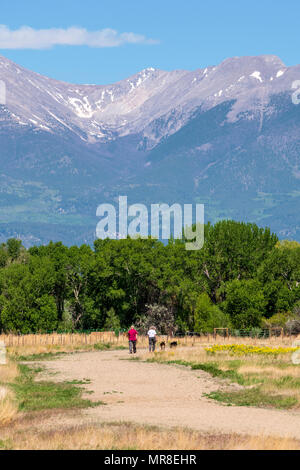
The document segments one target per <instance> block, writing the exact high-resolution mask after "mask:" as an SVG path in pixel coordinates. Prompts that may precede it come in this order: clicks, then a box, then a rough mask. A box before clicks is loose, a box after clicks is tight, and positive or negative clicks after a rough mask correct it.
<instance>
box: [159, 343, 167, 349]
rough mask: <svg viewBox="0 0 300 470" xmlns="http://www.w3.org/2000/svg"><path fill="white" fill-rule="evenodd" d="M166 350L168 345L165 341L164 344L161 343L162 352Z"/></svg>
mask: <svg viewBox="0 0 300 470" xmlns="http://www.w3.org/2000/svg"><path fill="white" fill-rule="evenodd" d="M165 349H166V343H165V342H164V341H162V342H161V343H160V350H161V351H163V350H165Z"/></svg>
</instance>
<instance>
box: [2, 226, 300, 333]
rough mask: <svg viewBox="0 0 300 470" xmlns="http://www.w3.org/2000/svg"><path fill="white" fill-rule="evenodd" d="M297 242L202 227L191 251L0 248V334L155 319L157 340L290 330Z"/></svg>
mask: <svg viewBox="0 0 300 470" xmlns="http://www.w3.org/2000/svg"><path fill="white" fill-rule="evenodd" d="M299 282H300V244H298V243H297V242H287V241H285V242H279V241H278V238H277V236H276V235H275V234H272V233H271V232H270V230H269V229H267V228H266V229H261V228H258V227H257V226H256V225H255V224H245V223H238V222H234V221H221V222H218V223H216V224H215V225H211V224H207V225H206V226H205V243H204V246H203V248H202V249H201V250H199V251H186V250H185V244H184V241H181V240H176V241H172V240H171V241H170V242H169V244H168V245H164V244H163V243H161V242H160V241H158V240H153V239H148V240H142V239H135V240H133V239H129V238H128V239H125V240H109V239H107V240H97V241H96V242H95V244H94V248H93V249H92V248H91V247H90V246H88V245H82V246H80V247H77V246H73V247H70V248H68V247H67V246H64V245H63V244H62V243H60V242H58V243H53V242H51V243H49V244H48V245H47V246H35V247H32V248H30V249H28V250H27V249H25V248H24V247H23V246H22V243H21V241H19V240H16V239H9V240H8V241H7V242H6V243H5V244H2V245H1V247H0V327H1V330H2V331H5V332H8V331H12V332H19V333H29V332H46V331H50V330H58V331H59V330H60V331H62V330H69V331H71V330H78V329H103V328H108V329H115V330H117V329H120V328H127V327H128V326H130V325H131V324H132V323H133V322H134V323H135V324H136V325H138V326H140V328H141V329H142V327H143V326H145V325H146V324H147V319H149V318H151V319H152V318H155V316H156V318H157V326H158V330H159V332H160V333H166V332H167V331H166V329H168V330H170V329H172V330H173V331H176V330H177V331H187V330H188V331H198V332H208V331H212V329H213V328H214V327H227V326H229V327H231V328H236V329H242V328H243V329H245V328H256V327H263V326H268V325H275V326H276V325H279V326H284V325H285V326H286V325H288V326H289V325H292V326H293V328H296V327H297V325H298V324H299V323H300V322H299V321H298V319H299V311H300V287H299Z"/></svg>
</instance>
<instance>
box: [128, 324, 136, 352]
mask: <svg viewBox="0 0 300 470" xmlns="http://www.w3.org/2000/svg"><path fill="white" fill-rule="evenodd" d="M137 335H138V332H137V331H136V329H135V328H134V326H133V325H132V326H131V328H130V330H129V331H128V340H129V353H130V354H132V352H133V354H135V353H136V342H137Z"/></svg>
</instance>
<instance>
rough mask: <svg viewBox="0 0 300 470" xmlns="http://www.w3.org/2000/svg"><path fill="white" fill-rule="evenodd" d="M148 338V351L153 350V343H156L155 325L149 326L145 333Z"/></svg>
mask: <svg viewBox="0 0 300 470" xmlns="http://www.w3.org/2000/svg"><path fill="white" fill-rule="evenodd" d="M147 335H148V338H149V352H152V351H153V352H154V351H155V343H156V329H155V326H150V329H149V331H148V333H147Z"/></svg>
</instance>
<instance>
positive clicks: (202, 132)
mask: <svg viewBox="0 0 300 470" xmlns="http://www.w3.org/2000/svg"><path fill="white" fill-rule="evenodd" d="M0 80H1V81H2V82H3V83H4V84H5V88H6V100H5V102H4V101H3V100H2V104H0V164H1V170H0V192H1V195H0V241H5V240H6V239H7V238H9V237H12V236H15V237H16V236H17V237H20V238H22V240H23V241H24V244H25V245H26V246H30V245H32V244H36V243H47V242H48V241H49V240H51V239H52V240H62V241H63V242H64V243H66V244H80V243H83V242H87V243H92V241H93V240H94V239H95V230H96V225H97V222H98V219H97V217H96V209H97V207H98V205H99V204H101V203H104V202H110V203H117V200H118V196H119V195H127V196H128V201H129V203H143V204H146V205H147V206H149V205H150V204H152V203H161V202H163V203H168V204H172V203H174V202H177V203H181V204H183V203H194V204H195V203H204V204H205V219H206V221H208V220H210V221H211V222H213V223H214V222H216V221H217V220H219V219H224V218H231V219H235V220H243V221H251V222H255V223H257V224H258V225H260V226H269V227H270V228H271V230H272V231H275V232H276V233H277V234H278V235H279V237H280V238H293V239H296V240H299V241H300V216H299V213H298V212H299V211H298V207H299V203H300V105H298V106H297V104H295V100H293V99H292V97H293V94H294V93H295V87H296V86H297V83H296V82H297V81H299V80H300V65H299V66H292V67H287V66H285V64H284V63H283V62H282V61H281V60H280V59H279V58H278V57H276V56H270V55H264V56H257V57H234V58H230V59H226V60H225V61H223V62H222V63H221V64H219V65H217V66H210V67H206V68H204V69H198V70H195V71H192V72H191V71H186V70H175V71H162V70H158V69H154V68H147V69H145V70H143V71H141V72H140V73H138V74H136V75H133V76H132V77H129V78H127V79H125V80H122V81H120V82H118V83H115V84H112V85H75V84H70V83H64V82H60V81H57V80H54V79H51V78H48V77H45V76H42V75H39V74H38V73H35V72H32V71H29V70H26V69H24V68H23V67H21V66H19V65H17V64H15V63H13V62H11V61H10V60H8V59H6V58H5V57H2V56H0ZM299 83H300V82H299ZM298 88H300V85H299V86H298ZM299 95H300V93H299Z"/></svg>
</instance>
